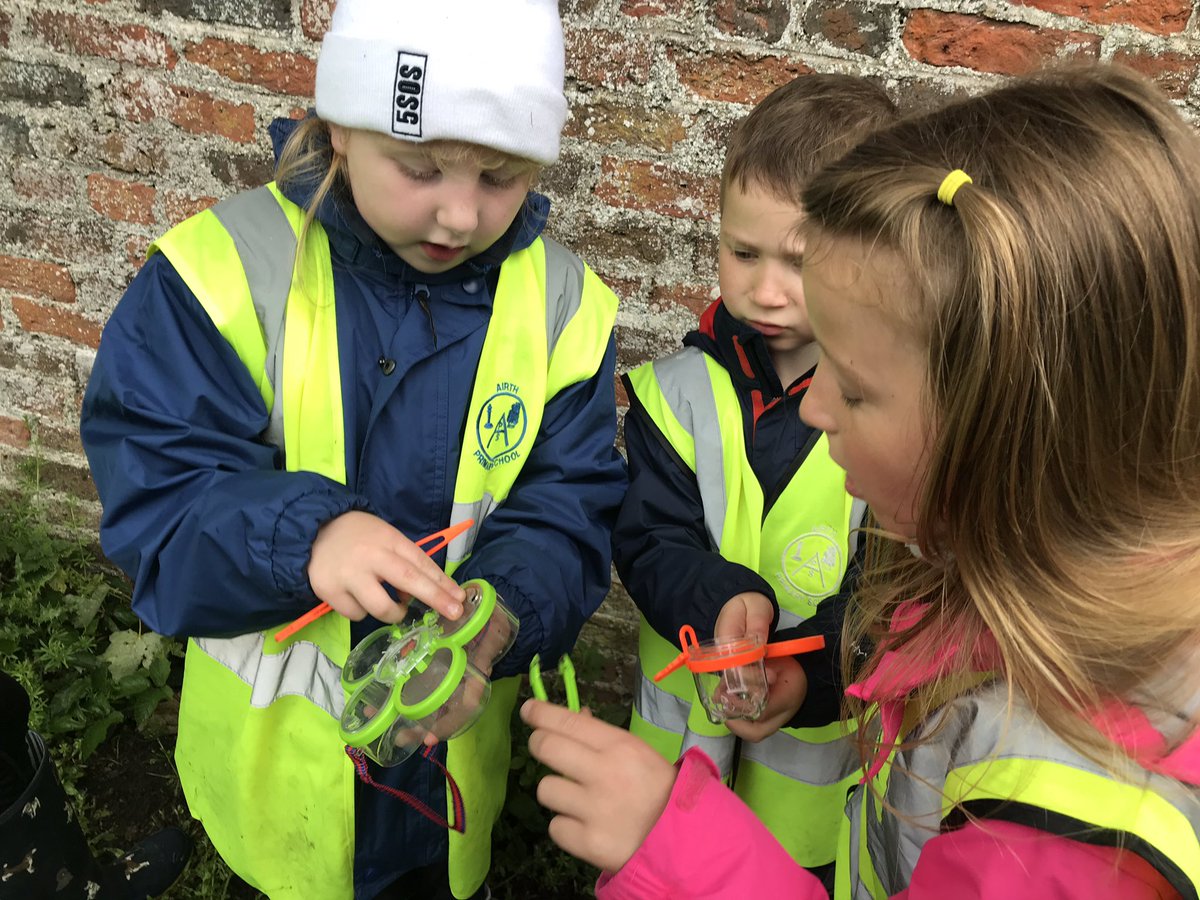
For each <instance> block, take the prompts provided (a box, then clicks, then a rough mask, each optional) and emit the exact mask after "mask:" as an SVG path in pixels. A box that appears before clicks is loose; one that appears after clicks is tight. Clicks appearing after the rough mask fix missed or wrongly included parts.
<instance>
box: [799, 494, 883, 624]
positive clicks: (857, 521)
mask: <svg viewBox="0 0 1200 900" xmlns="http://www.w3.org/2000/svg"><path fill="white" fill-rule="evenodd" d="M866 517H867V504H866V503H865V502H864V501H862V500H859V499H858V498H855V499H854V501H853V502H852V503H851V504H850V525H849V532H848V538H847V541H846V543H847V545H848V546H847V549H848V550H849V552H850V556H852V557H853V556H854V555H855V554H856V553H858V551H859V549H860V548H861V546H862V542H863V533H862V531H860V530H859V529H861V528H862V523H863V519H865V518H866ZM803 621H805V619H804V618H803V617H802V616H799V615H797V614H796V613H794V612H792V611H791V610H790V609H784V608H783V607H782V606H781V607H779V625H778V627H779V628H795V627H796V626H797V625H799V624H800V623H801V622H803Z"/></svg>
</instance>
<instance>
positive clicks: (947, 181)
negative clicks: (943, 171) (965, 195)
mask: <svg viewBox="0 0 1200 900" xmlns="http://www.w3.org/2000/svg"><path fill="white" fill-rule="evenodd" d="M974 183H975V182H973V181H972V180H971V176H970V175H968V174H967V173H966V172H964V171H963V170H962V169H955V170H954V171H953V172H951V173H950V174H949V175H947V176H946V177H945V178H943V179H942V183H941V185H940V186H939V187H938V189H937V198H938V199H939V200H941V201H942V202H943V203H945V204H946V205H947V206H953V205H954V195H955V194H957V193H958V189H959V188H960V187H962V186H963V185H964V184H974Z"/></svg>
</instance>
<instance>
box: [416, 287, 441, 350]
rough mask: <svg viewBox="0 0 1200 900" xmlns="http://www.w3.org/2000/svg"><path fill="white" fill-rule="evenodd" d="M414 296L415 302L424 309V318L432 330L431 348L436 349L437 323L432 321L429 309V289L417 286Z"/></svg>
mask: <svg viewBox="0 0 1200 900" xmlns="http://www.w3.org/2000/svg"><path fill="white" fill-rule="evenodd" d="M416 297H417V303H419V304H420V306H421V309H423V310H424V311H425V318H426V320H427V321H428V322H429V330H430V331H431V332H433V349H434V350H436V349H437V345H438V335H437V325H435V324H434V323H433V313H432V312H430V311H429V290H428V289H427V288H426V287H425V286H424V285H421V286H419V287H418V288H417V294H416Z"/></svg>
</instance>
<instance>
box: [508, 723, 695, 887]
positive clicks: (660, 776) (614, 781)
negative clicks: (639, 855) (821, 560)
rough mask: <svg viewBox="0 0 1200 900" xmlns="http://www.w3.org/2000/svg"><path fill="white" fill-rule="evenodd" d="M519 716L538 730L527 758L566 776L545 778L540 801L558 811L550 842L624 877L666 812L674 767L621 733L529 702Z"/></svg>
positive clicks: (648, 747) (672, 782)
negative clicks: (622, 872)
mask: <svg viewBox="0 0 1200 900" xmlns="http://www.w3.org/2000/svg"><path fill="white" fill-rule="evenodd" d="M521 718H522V719H523V720H524V721H525V723H526V724H527V725H529V726H530V727H531V728H533V729H534V732H533V734H532V735H530V737H529V752H530V753H532V754H533V756H534V758H535V759H538V760H540V761H541V762H543V763H545V764H546V765H547V766H549V767H550V768H551V769H554V770H556V771H557V772H560V773H561V775H547V776H546V777H545V778H543V779H542V780H541V782H540V783H539V784H538V788H537V799H538V802H539V803H541V804H542V805H543V806H545V807H546V808H547V809H549V810H551V811H552V812H555V813H557V814H558V815H556V816H555V817H554V818H553V819H551V820H550V829H549V833H550V839H551V840H553V841H554V843H556V844H558V846H560V847H562V849H564V850H566V851H567V852H568V853H570V854H571V855H572V856H577V857H579V859H582V860H583V861H584V862H588V863H591V864H592V865H594V866H598V867H599V868H601V869H603V870H604V871H606V872H616V871H618V870H619V869H620V868H621V867H622V866H623V865H625V863H626V862H628V861H629V858H630V857H631V856H633V854H634V853H635V852H636V851H637V848H638V847H640V846H641V843H642V841H644V840H645V839H646V835H648V834H649V833H650V831H651V829H652V828H654V823H655V822H657V821H658V818H659V816H661V815H662V812H663V810H664V809H666V807H667V800H668V799H669V798H670V796H671V788H672V787H673V786H674V784H675V767H674V766H673V765H671V764H670V763H669V762H667V761H666V760H665V759H663V758H662V757H661V756H659V755H658V753H656V752H655V751H654V750H652V749H651V748H650V745H649V744H646V743H644V742H643V741H642V740H640V739H639V738H636V737H634V736H633V735H632V734H630V733H629V732H628V731H626V730H625V729H623V728H617V727H616V726H615V725H609V724H608V723H607V722H602V721H601V720H599V719H594V718H592V716H591V714H590V713H588V712H587V711H584V712H577V713H573V712H571V711H570V710H567V709H564V708H563V707H561V706H555V705H553V704H551V703H543V702H542V701H540V700H528V701H526V702H525V705H524V706H522V707H521Z"/></svg>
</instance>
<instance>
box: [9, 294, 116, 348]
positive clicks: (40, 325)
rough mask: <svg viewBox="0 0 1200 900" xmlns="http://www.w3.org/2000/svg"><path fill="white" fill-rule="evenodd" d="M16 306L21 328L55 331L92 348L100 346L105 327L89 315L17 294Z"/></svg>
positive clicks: (55, 334) (56, 333) (58, 334)
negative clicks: (88, 316) (101, 332)
mask: <svg viewBox="0 0 1200 900" xmlns="http://www.w3.org/2000/svg"><path fill="white" fill-rule="evenodd" d="M12 305H13V312H14V313H16V315H17V319H18V320H19V321H20V322H21V327H22V328H24V329H25V330H26V331H29V332H37V333H38V334H52V335H54V336H55V337H61V338H66V339H67V340H69V341H74V342H75V343H76V344H87V345H88V346H89V347H98V346H100V331H101V329H102V328H103V326H102V325H100V324H98V323H96V322H93V321H92V320H91V319H89V318H87V317H86V316H81V315H80V314H79V313H76V312H71V311H70V310H67V309H63V308H62V307H61V306H51V305H48V304H45V303H37V302H35V301H33V300H28V299H26V298H24V297H13V299H12Z"/></svg>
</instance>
